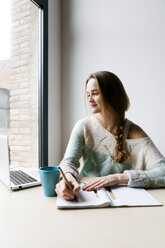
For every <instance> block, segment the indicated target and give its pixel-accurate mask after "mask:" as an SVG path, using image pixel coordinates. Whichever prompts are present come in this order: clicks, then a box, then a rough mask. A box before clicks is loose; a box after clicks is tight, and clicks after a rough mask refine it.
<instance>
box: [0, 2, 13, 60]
mask: <svg viewBox="0 0 165 248" xmlns="http://www.w3.org/2000/svg"><path fill="white" fill-rule="evenodd" d="M0 6H1V8H0V35H1V39H0V60H3V59H7V58H9V57H10V45H11V42H10V32H11V8H10V0H5V1H4V0H0Z"/></svg>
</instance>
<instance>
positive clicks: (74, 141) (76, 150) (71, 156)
mask: <svg viewBox="0 0 165 248" xmlns="http://www.w3.org/2000/svg"><path fill="white" fill-rule="evenodd" d="M83 147H84V136H83V126H82V124H81V122H80V121H79V122H77V123H76V125H75V126H74V128H73V131H72V133H71V136H70V139H69V142H68V145H67V148H66V151H65V154H64V158H63V160H62V161H61V163H60V167H61V168H62V170H63V171H64V173H68V172H70V173H71V174H72V175H73V176H74V177H75V178H76V179H78V177H79V173H78V170H77V169H78V168H79V166H80V162H79V160H80V158H81V157H82V152H83Z"/></svg>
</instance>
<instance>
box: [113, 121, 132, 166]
mask: <svg viewBox="0 0 165 248" xmlns="http://www.w3.org/2000/svg"><path fill="white" fill-rule="evenodd" d="M124 128H125V120H123V121H122V122H121V124H119V125H117V127H116V129H115V131H114V138H115V139H116V146H115V148H114V151H113V160H114V161H116V162H118V163H122V162H124V161H125V160H127V159H129V158H130V154H129V153H128V151H126V150H125V149H124V147H123V141H124V139H123V138H124Z"/></svg>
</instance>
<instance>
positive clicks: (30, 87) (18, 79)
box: [0, 0, 48, 167]
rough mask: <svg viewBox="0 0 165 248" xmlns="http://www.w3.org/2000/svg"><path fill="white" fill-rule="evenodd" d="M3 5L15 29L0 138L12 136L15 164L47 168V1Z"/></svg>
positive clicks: (3, 67) (5, 62)
mask: <svg viewBox="0 0 165 248" xmlns="http://www.w3.org/2000/svg"><path fill="white" fill-rule="evenodd" d="M4 2H8V3H9V4H8V8H6V7H5V6H4V8H3V4H1V11H2V12H3V11H4V12H6V16H8V18H9V19H10V20H11V25H10V26H9V32H10V35H8V38H7V36H6V44H9V45H10V46H9V45H8V49H7V48H6V54H7V55H6V57H5V54H3V58H2V57H0V77H1V78H3V80H1V81H0V112H1V115H0V116H1V117H0V134H5V135H8V138H9V146H10V161H11V166H14V167H15V166H25V167H26V166H35V167H38V165H46V164H48V161H47V160H48V158H47V154H48V152H47V149H48V147H47V144H48V142H47V139H48V137H47V132H48V130H47V126H48V125H47V121H48V118H47V112H48V111H47V108H48V104H47V87H48V85H47V71H48V70H47V61H48V59H47V45H48V44H47V36H48V33H47V30H45V27H47V14H48V13H47V9H48V8H47V1H30V0H24V1H22V0H12V1H10V0H7V1H4ZM40 2H41V3H40ZM34 3H35V4H34ZM7 13H8V14H7ZM9 16H10V17H9ZM43 17H44V18H43ZM4 23H5V22H4ZM0 31H1V35H2V36H3V34H2V31H3V30H2V29H1V30H0ZM4 36H5V34H4ZM9 37H10V42H9V41H7V39H9ZM9 50H10V51H9ZM45 72H46V73H45Z"/></svg>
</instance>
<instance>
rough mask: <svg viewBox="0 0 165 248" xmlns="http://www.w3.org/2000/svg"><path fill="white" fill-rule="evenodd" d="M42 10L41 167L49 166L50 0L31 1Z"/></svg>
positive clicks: (40, 79)
mask: <svg viewBox="0 0 165 248" xmlns="http://www.w3.org/2000/svg"><path fill="white" fill-rule="evenodd" d="M31 1H32V2H33V3H34V4H35V5H37V7H39V8H40V9H41V25H40V26H41V27H40V29H41V30H40V33H41V41H40V74H39V75H40V78H39V81H40V85H39V87H40V108H39V166H40V167H43V166H48V0H31Z"/></svg>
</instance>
